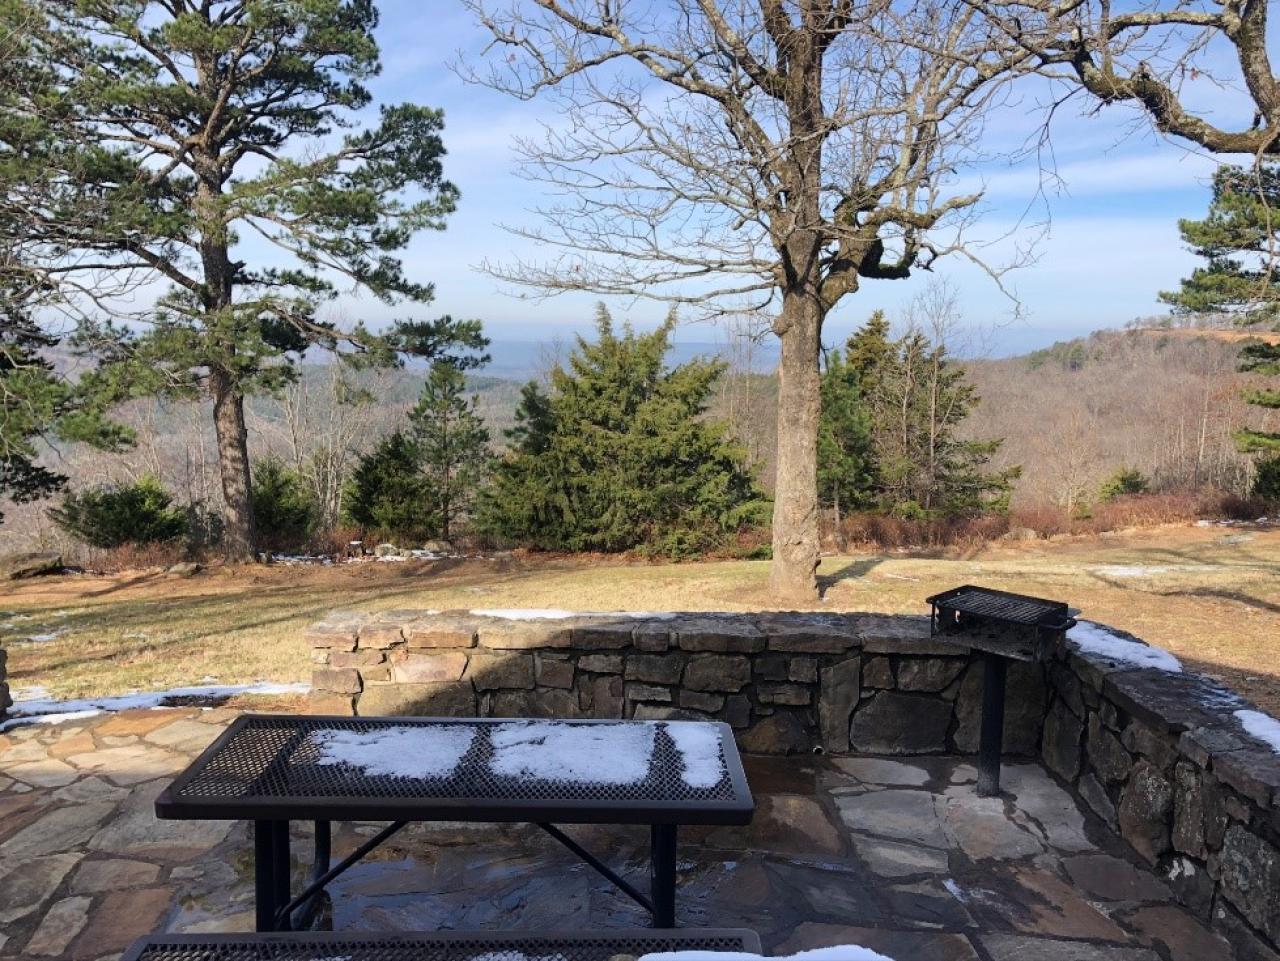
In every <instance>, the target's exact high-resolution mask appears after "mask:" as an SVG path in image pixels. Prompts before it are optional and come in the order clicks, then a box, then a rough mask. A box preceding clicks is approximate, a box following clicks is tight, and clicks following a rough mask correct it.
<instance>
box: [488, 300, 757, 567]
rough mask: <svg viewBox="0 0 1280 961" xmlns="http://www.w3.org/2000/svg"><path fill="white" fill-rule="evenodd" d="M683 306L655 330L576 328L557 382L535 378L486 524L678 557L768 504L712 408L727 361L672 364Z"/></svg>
mask: <svg viewBox="0 0 1280 961" xmlns="http://www.w3.org/2000/svg"><path fill="white" fill-rule="evenodd" d="M674 325H675V318H674V315H673V316H671V317H669V318H668V319H667V321H666V323H664V324H663V325H662V326H661V327H660V328H659V329H657V330H656V331H654V332H653V333H649V334H636V333H634V332H633V331H632V330H631V329H630V328H629V327H624V329H623V331H622V333H621V335H619V334H618V333H616V332H615V330H614V326H613V322H612V319H611V318H610V317H609V314H608V312H607V311H605V309H604V308H603V307H600V308H599V309H598V312H597V317H596V329H597V338H596V340H595V341H593V342H588V341H586V340H585V339H582V338H579V339H578V344H577V348H576V349H575V350H574V352H573V353H572V355H571V356H570V357H569V361H568V367H567V368H564V367H559V368H557V369H556V370H555V371H553V372H552V375H551V384H550V390H549V391H543V390H542V389H541V388H539V387H537V386H536V385H533V384H530V385H528V386H527V387H526V388H525V390H524V392H523V396H522V399H521V404H520V408H519V412H518V423H517V426H516V428H515V429H514V430H513V431H511V432H509V433H508V440H509V441H510V443H511V447H510V449H509V451H508V452H507V455H506V457H505V458H504V459H503V460H502V461H501V462H500V463H499V464H498V465H497V467H496V469H495V473H494V482H493V484H492V485H491V486H490V488H489V489H488V490H487V491H486V493H485V496H484V498H483V500H482V502H481V504H480V508H479V512H478V517H477V523H478V525H479V527H480V529H481V530H482V532H484V533H486V534H487V535H488V536H490V537H492V538H494V539H497V540H502V541H513V542H517V543H521V544H528V545H530V546H534V547H538V548H541V549H545V550H570V551H582V550H599V551H625V550H632V549H641V550H645V551H650V552H654V553H662V554H667V555H669V556H675V557H686V556H691V555H694V554H699V553H703V552H705V551H707V550H710V549H713V548H715V547H718V546H720V545H722V544H723V543H724V542H725V540H726V538H727V537H728V536H729V535H730V534H732V533H734V532H736V531H739V530H742V529H745V528H748V527H750V526H753V525H756V524H759V523H761V522H762V521H763V519H764V517H765V514H766V512H767V509H768V504H767V502H766V500H765V497H764V494H763V493H762V492H761V491H760V489H759V487H758V486H757V485H756V483H755V480H754V478H753V477H752V472H751V470H750V468H749V466H748V465H747V463H746V456H745V452H744V451H743V450H742V449H741V448H740V447H739V446H738V445H737V444H736V443H734V442H733V441H732V440H731V439H730V438H729V437H728V434H727V431H726V428H725V426H724V425H723V424H720V423H715V422H709V421H708V420H707V419H706V418H705V417H704V413H705V411H706V405H707V398H708V396H709V394H710V392H711V389H712V387H713V386H714V384H715V381H716V379H717V378H718V377H719V376H720V375H721V373H722V372H723V365H722V364H720V363H718V362H713V361H702V360H695V361H690V362H689V363H686V364H681V365H679V366H677V367H674V368H668V367H667V366H666V364H665V362H664V358H665V356H666V354H667V351H668V349H669V347H670V338H671V331H672V329H673V327H674Z"/></svg>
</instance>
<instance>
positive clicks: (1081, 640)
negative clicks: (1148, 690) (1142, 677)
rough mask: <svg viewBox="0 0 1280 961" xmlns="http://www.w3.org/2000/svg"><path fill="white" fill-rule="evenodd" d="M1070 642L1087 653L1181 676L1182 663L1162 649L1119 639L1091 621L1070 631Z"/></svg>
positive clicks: (1068, 634) (1068, 637)
mask: <svg viewBox="0 0 1280 961" xmlns="http://www.w3.org/2000/svg"><path fill="white" fill-rule="evenodd" d="M1067 640H1069V641H1073V642H1074V643H1075V645H1076V646H1077V647H1078V648H1079V649H1080V650H1081V651H1082V652H1083V653H1085V654H1093V655H1095V656H1097V657H1105V658H1107V659H1108V660H1112V661H1118V662H1119V663H1121V664H1131V665H1133V666H1134V667H1153V668H1155V669H1156V670H1159V671H1168V672H1169V673H1171V674H1181V673H1182V662H1181V661H1179V660H1178V659H1177V658H1176V657H1174V656H1173V655H1172V654H1170V653H1169V652H1168V651H1166V650H1164V649H1163V648H1160V647H1148V646H1147V645H1146V644H1140V643H1138V642H1137V641H1131V640H1128V639H1127V638H1123V637H1120V636H1118V635H1116V634H1113V633H1112V632H1111V631H1109V630H1107V629H1106V628H1105V627H1103V626H1102V625H1101V624H1094V623H1093V622H1092V621H1080V623H1078V624H1077V625H1076V626H1075V627H1073V628H1071V630H1069V631H1067Z"/></svg>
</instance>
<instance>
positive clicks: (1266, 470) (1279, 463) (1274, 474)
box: [1253, 454, 1280, 503]
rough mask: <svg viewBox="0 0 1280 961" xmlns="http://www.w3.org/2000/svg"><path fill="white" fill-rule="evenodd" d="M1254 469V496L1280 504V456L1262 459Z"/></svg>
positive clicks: (1274, 455)
mask: <svg viewBox="0 0 1280 961" xmlns="http://www.w3.org/2000/svg"><path fill="white" fill-rule="evenodd" d="M1254 469H1255V473H1254V475H1253V496H1254V497H1260V498H1262V499H1263V500H1265V501H1271V502H1273V503H1280V454H1273V455H1271V456H1270V457H1263V458H1260V459H1259V460H1258V462H1257V464H1255V465H1254Z"/></svg>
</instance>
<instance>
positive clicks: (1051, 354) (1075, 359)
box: [1027, 340, 1092, 371]
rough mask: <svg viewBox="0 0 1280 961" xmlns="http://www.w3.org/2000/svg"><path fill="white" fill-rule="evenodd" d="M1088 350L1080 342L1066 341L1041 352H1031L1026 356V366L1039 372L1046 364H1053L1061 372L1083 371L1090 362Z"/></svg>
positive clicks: (1082, 342) (1083, 343)
mask: <svg viewBox="0 0 1280 961" xmlns="http://www.w3.org/2000/svg"><path fill="white" fill-rule="evenodd" d="M1091 359H1092V358H1091V357H1090V352H1089V348H1088V347H1087V346H1086V344H1085V342H1084V341H1082V340H1068V341H1064V342H1060V343H1056V344H1053V345H1051V346H1049V347H1045V348H1042V349H1041V350H1033V351H1032V352H1031V353H1030V354H1028V355H1027V366H1028V367H1030V368H1031V369H1032V370H1039V369H1040V368H1041V367H1044V366H1046V365H1048V364H1054V365H1056V366H1058V367H1061V368H1062V369H1063V370H1071V371H1075V370H1083V369H1084V367H1085V365H1086V364H1087V363H1088V362H1089V361H1090V360H1091Z"/></svg>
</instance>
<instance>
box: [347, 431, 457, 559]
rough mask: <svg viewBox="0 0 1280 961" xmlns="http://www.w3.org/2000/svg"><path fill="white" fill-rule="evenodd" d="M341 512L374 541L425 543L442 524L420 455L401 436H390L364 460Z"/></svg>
mask: <svg viewBox="0 0 1280 961" xmlns="http://www.w3.org/2000/svg"><path fill="white" fill-rule="evenodd" d="M343 510H344V512H345V513H346V516H347V519H348V520H349V521H351V523H353V524H355V525H356V526H357V527H359V528H360V529H361V530H363V531H365V532H366V533H368V534H372V535H374V536H376V537H382V538H400V537H408V538H411V539H414V540H425V539H426V538H429V537H433V536H434V535H435V531H436V528H437V524H438V521H437V517H436V514H435V509H434V504H433V503H432V499H431V496H430V492H429V491H428V490H427V483H426V479H425V478H424V477H423V476H422V471H421V470H420V469H419V461H418V450H417V447H416V446H415V445H414V443H413V441H412V440H411V439H410V438H409V437H408V436H407V435H406V434H405V433H404V432H403V431H396V432H395V433H392V434H388V435H387V436H386V437H384V438H382V440H380V441H379V442H378V444H377V446H376V447H374V449H373V450H372V451H370V452H369V453H368V454H365V455H364V456H363V457H361V458H360V460H359V462H358V463H357V464H356V467H355V470H353V471H352V472H351V480H350V481H349V482H348V483H347V491H346V494H345V496H344V497H343Z"/></svg>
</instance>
